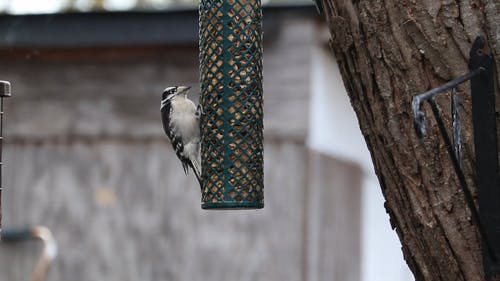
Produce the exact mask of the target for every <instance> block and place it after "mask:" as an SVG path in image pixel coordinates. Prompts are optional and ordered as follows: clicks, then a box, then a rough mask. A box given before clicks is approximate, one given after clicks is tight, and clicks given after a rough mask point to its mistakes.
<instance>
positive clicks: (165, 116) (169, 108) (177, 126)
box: [160, 86, 203, 192]
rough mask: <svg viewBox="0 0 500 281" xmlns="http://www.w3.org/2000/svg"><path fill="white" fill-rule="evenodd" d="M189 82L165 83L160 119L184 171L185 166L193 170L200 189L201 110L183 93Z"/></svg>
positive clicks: (186, 92)
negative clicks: (181, 83)
mask: <svg viewBox="0 0 500 281" xmlns="http://www.w3.org/2000/svg"><path fill="white" fill-rule="evenodd" d="M189 89H191V87H190V86H173V87H167V88H166V89H165V90H164V91H163V94H162V98H161V107H160V111H161V120H162V123H163V129H164V131H165V134H166V135H167V136H168V138H169V139H170V142H171V143H172V147H173V149H174V151H175V154H176V155H177V157H178V158H179V160H180V161H181V163H182V168H183V169H184V173H185V174H186V175H187V174H188V171H189V167H191V169H192V170H193V172H194V175H195V176H196V179H197V180H198V183H199V184H200V189H201V190H202V192H203V188H202V183H201V164H200V162H201V160H200V125H199V124H200V117H201V114H202V113H203V110H202V108H201V106H200V105H198V106H196V105H195V103H194V102H193V101H192V100H190V99H189V98H188V97H187V95H188V92H189Z"/></svg>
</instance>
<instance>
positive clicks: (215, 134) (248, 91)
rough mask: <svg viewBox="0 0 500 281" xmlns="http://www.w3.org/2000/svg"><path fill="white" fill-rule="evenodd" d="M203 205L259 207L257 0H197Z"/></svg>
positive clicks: (259, 34) (260, 137) (260, 135)
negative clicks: (201, 110) (198, 2)
mask: <svg viewBox="0 0 500 281" xmlns="http://www.w3.org/2000/svg"><path fill="white" fill-rule="evenodd" d="M199 15H200V18H199V24H200V31H199V32H200V34H199V35H200V45H199V46H200V79H201V97H200V103H201V105H202V107H203V114H202V115H201V120H200V127H201V165H202V186H203V187H202V189H203V194H202V208H203V209H234V208H236V209H240V208H243V209H245V208H247V209H255V208H262V207H264V193H263V189H264V180H263V179H264V176H263V109H262V7H261V3H260V0H200V6H199Z"/></svg>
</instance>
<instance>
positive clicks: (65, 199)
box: [0, 141, 307, 281]
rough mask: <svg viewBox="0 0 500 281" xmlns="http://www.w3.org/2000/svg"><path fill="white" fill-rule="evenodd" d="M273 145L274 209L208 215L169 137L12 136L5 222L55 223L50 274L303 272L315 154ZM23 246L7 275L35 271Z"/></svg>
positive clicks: (269, 169)
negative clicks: (32, 140)
mask: <svg viewBox="0 0 500 281" xmlns="http://www.w3.org/2000/svg"><path fill="white" fill-rule="evenodd" d="M266 149H267V150H266V154H265V156H266V157H265V161H266V166H265V167H266V175H267V176H266V178H265V180H266V191H265V196H266V199H265V200H266V207H265V209H263V210H261V211H238V212H235V211H232V212H231V211H228V212H225V211H214V212H209V211H203V210H201V209H200V194H199V191H198V188H197V187H196V183H195V180H194V178H193V177H185V176H184V174H183V171H182V168H181V165H180V164H179V163H178V161H177V159H175V154H174V153H173V152H172V151H171V149H170V146H169V145H168V144H167V143H166V142H158V141H151V142H146V143H143V144H121V143H118V142H114V141H106V142H102V143H96V144H85V143H74V144H71V145H61V144H55V145H54V144H50V143H44V144H40V145H32V144H28V145H9V146H7V151H6V160H7V163H9V165H8V166H7V167H6V182H7V186H9V188H8V189H6V190H5V192H4V195H5V198H4V202H3V203H4V215H5V217H4V218H5V220H4V222H5V227H14V226H19V225H21V226H22V225H31V224H44V225H47V226H49V227H50V228H51V229H52V230H53V232H54V236H55V238H56V239H57V241H58V242H59V249H60V251H59V253H60V255H59V257H58V258H57V260H56V261H55V264H54V266H53V267H52V270H51V271H50V274H49V279H48V280H108V281H113V280H131V281H132V280H134V281H135V280H202V279H203V280H292V281H293V280H296V281H299V280H301V276H302V273H301V270H302V269H301V266H300V265H301V264H302V262H303V256H304V253H303V252H302V251H303V249H302V245H303V240H304V238H303V231H302V227H303V225H304V215H303V214H304V210H303V208H304V199H303V193H304V190H305V177H306V175H305V170H304V167H303V163H305V161H306V157H307V153H306V150H305V148H304V147H303V146H302V145H298V144H294V143H287V142H284V143H280V144H271V143H267V144H266ZM283 163H289V164H288V165H286V166H285V165H283ZM25 247H26V246H20V248H19V247H6V246H4V245H1V250H0V252H1V254H0V271H1V272H3V273H2V275H3V276H4V277H5V278H6V279H5V280H9V281H18V280H19V281H21V280H27V274H28V272H29V271H31V269H32V264H33V259H34V257H35V255H36V250H37V249H31V250H30V249H27V248H25ZM18 251H19V252H18Z"/></svg>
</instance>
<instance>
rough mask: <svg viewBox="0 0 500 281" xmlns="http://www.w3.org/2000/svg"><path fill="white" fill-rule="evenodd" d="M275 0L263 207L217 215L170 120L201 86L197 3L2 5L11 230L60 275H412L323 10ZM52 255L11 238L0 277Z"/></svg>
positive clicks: (53, 278) (268, 52) (268, 54)
mask: <svg viewBox="0 0 500 281" xmlns="http://www.w3.org/2000/svg"><path fill="white" fill-rule="evenodd" d="M263 4H264V101H265V103H264V108H265V121H264V126H265V127H264V128H265V130H264V132H265V153H264V155H265V160H264V161H265V162H264V167H265V191H264V193H265V207H264V209H262V210H253V211H204V210H201V208H200V193H199V189H198V187H197V186H196V182H195V180H194V177H193V176H190V177H186V176H185V175H184V173H183V170H182V168H181V165H180V163H179V162H178V160H177V158H176V156H175V154H174V152H173V151H172V149H171V146H170V143H169V142H168V141H167V138H166V136H164V133H163V129H162V127H161V120H160V112H159V108H160V96H161V92H162V91H163V89H164V88H165V87H167V86H171V85H192V86H193V88H194V90H192V91H191V92H192V93H191V98H193V99H195V100H197V98H198V96H197V95H198V94H197V93H198V90H199V85H198V84H199V82H198V79H199V73H198V46H197V44H198V15H197V1H192V0H94V1H91V0H45V1H31V0H10V1H9V0H0V11H1V13H2V15H1V16H0V80H8V81H10V82H11V83H12V93H13V97H12V98H9V99H7V100H6V102H5V137H6V141H5V146H4V162H5V163H6V165H5V167H4V179H3V181H4V187H5V188H4V191H3V197H2V208H3V212H2V213H3V228H4V229H8V228H13V227H22V226H26V225H35V224H42V225H46V226H48V227H49V228H50V229H51V230H52V232H53V234H54V236H55V239H56V240H57V242H58V248H59V251H58V253H59V255H58V256H57V258H56V259H55V260H54V262H53V264H52V266H51V268H50V271H49V274H48V276H47V280H49V281H63V280H66V281H67V280H92V281H95V280H107V281H113V280H125V281H127V280H130V281H132V280H134V281H135V280H205V281H209V280H214V281H215V280H218V281H220V280H242V281H244V280H288V281H295V280H296V281H300V280H308V281H317V280H318V281H319V280H334V281H380V280H384V281H403V280H413V277H412V276H411V274H410V273H409V270H408V269H407V266H406V264H405V262H404V260H403V257H402V253H401V250H400V243H399V241H398V239H397V237H396V234H395V232H394V231H392V230H391V226H390V223H389V218H388V216H387V214H386V213H385V210H384V207H383V206H384V200H383V197H382V194H381V191H380V187H379V186H378V181H377V179H376V177H375V175H374V171H373V166H372V164H371V159H370V154H369V152H368V150H367V148H366V144H365V143H364V140H363V137H362V135H361V133H360V130H359V126H358V123H357V120H356V117H355V115H354V112H353V110H352V108H351V106H350V102H349V98H348V96H347V94H346V92H345V89H344V86H343V82H342V80H341V77H340V74H339V70H338V66H337V64H336V61H335V59H334V57H333V55H332V54H331V52H330V51H329V47H328V39H329V34H328V33H327V29H326V26H325V24H324V22H323V21H322V20H321V18H320V17H319V16H318V14H317V12H316V10H315V8H314V6H313V5H312V2H311V1H310V0H296V1H292V0H268V1H263ZM39 251H40V245H39V244H38V243H36V242H29V243H23V244H16V245H10V244H9V245H6V244H0V280H2V281H3V280H5V281H21V280H29V278H30V275H31V272H32V270H33V267H34V264H35V262H36V258H37V255H38V253H39Z"/></svg>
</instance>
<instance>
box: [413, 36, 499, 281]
mask: <svg viewBox="0 0 500 281" xmlns="http://www.w3.org/2000/svg"><path fill="white" fill-rule="evenodd" d="M469 69H470V72H469V73H467V74H465V75H463V76H461V77H458V78H456V79H454V80H452V81H449V82H447V83H445V84H443V85H441V86H439V87H437V88H434V89H432V90H430V91H427V92H425V93H422V94H419V95H417V96H415V97H414V98H413V102H412V109H413V122H414V125H415V130H416V133H417V135H418V136H419V137H423V136H424V135H425V133H426V122H425V121H426V120H425V114H424V112H423V111H422V104H423V102H424V101H427V102H428V103H429V104H430V106H431V109H432V113H433V115H434V117H435V119H436V122H437V125H438V128H439V131H440V133H441V135H442V137H443V139H444V141H445V143H446V146H447V149H448V154H449V156H450V158H451V160H452V163H453V168H454V169H455V172H456V173H457V176H458V179H459V182H460V185H461V187H462V190H463V192H464V195H465V198H466V202H467V205H468V207H469V208H470V210H471V214H472V218H473V220H474V221H475V223H476V224H477V225H478V228H479V233H480V235H481V238H482V243H481V244H482V245H481V249H482V255H483V268H484V273H485V280H487V281H494V280H500V261H499V258H500V179H499V174H500V173H499V172H500V171H499V165H498V140H497V128H496V115H495V88H494V86H495V84H494V79H495V75H494V59H493V56H492V55H491V51H490V49H489V48H488V45H487V43H486V41H485V39H484V38H483V37H481V36H479V37H477V38H476V40H475V41H474V43H473V44H472V48H471V50H470V59H469ZM468 80H470V81H471V95H472V119H473V120H472V122H473V126H474V148H475V154H476V155H475V158H476V161H475V172H476V173H475V174H476V179H475V180H476V184H477V188H478V193H479V211H478V209H477V208H476V205H475V204H474V198H473V196H472V194H471V192H470V189H469V187H468V184H467V181H466V180H465V175H464V172H463V170H462V165H461V146H462V145H461V138H460V133H461V124H460V115H459V108H458V95H457V92H456V87H457V86H458V85H459V84H462V83H464V82H466V81H468ZM448 90H451V113H452V126H453V129H452V132H453V139H450V137H449V135H448V132H447V131H446V126H445V124H444V122H443V119H442V117H441V112H440V110H439V107H438V106H437V104H436V102H435V100H434V97H435V96H436V95H438V94H440V93H443V92H446V91H448Z"/></svg>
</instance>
